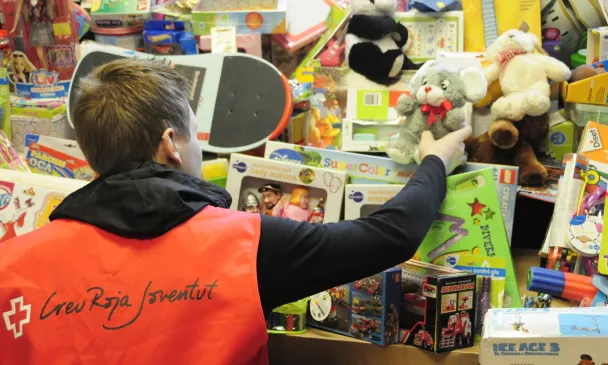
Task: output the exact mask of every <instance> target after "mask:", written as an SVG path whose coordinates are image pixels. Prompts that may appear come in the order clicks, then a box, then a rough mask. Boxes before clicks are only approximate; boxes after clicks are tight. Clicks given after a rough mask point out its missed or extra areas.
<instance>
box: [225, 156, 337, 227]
mask: <svg viewBox="0 0 608 365" xmlns="http://www.w3.org/2000/svg"><path fill="white" fill-rule="evenodd" d="M345 181H346V174H345V173H344V172H339V171H334V170H330V169H322V168H318V167H312V166H303V165H299V164H291V163H287V162H281V161H275V160H267V159H263V158H259V157H252V156H246V155H241V154H236V153H235V154H232V155H231V156H230V167H229V171H228V182H227V186H226V190H228V192H229V193H230V195H231V196H232V197H233V200H232V205H231V206H230V208H231V209H234V210H242V211H248V212H253V213H262V214H267V215H273V216H280V217H285V218H291V219H294V220H298V221H309V222H313V223H329V222H337V221H339V220H340V212H341V209H342V199H343V198H344V185H345Z"/></svg>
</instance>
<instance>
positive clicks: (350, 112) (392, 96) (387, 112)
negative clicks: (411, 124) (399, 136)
mask: <svg viewBox="0 0 608 365" xmlns="http://www.w3.org/2000/svg"><path fill="white" fill-rule="evenodd" d="M403 94H407V95H410V92H409V91H407V90H386V89H384V90H383V89H377V90H366V89H354V88H349V89H348V92H347V102H346V105H347V108H346V118H348V119H352V120H365V121H390V120H397V119H399V114H398V113H397V109H396V107H397V104H398V103H397V102H398V100H399V97H400V96H401V95H403Z"/></svg>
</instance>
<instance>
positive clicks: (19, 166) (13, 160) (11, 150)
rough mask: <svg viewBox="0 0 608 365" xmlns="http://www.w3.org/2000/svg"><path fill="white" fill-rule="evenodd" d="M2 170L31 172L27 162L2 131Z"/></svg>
mask: <svg viewBox="0 0 608 365" xmlns="http://www.w3.org/2000/svg"><path fill="white" fill-rule="evenodd" d="M0 169H7V170H14V171H23V172H30V169H29V167H28V165H27V163H25V160H24V159H23V158H22V157H21V156H19V154H18V153H17V150H16V149H15V147H14V146H13V145H12V144H11V140H10V139H9V138H8V137H7V136H6V134H4V132H3V131H2V130H0Z"/></svg>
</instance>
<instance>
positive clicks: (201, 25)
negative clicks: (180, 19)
mask: <svg viewBox="0 0 608 365" xmlns="http://www.w3.org/2000/svg"><path fill="white" fill-rule="evenodd" d="M278 1H279V6H278V8H277V9H274V10H258V11H247V10H244V11H222V12H213V11H204V10H203V11H198V10H195V11H193V12H192V30H193V32H194V35H202V36H206V35H211V28H215V27H235V28H236V33H237V34H283V33H285V32H287V19H286V16H287V3H286V0H278Z"/></svg>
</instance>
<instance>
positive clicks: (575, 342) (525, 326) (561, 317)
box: [479, 307, 608, 365]
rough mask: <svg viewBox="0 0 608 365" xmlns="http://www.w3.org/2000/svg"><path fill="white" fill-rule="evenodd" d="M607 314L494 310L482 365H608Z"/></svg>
mask: <svg viewBox="0 0 608 365" xmlns="http://www.w3.org/2000/svg"><path fill="white" fill-rule="evenodd" d="M607 341H608V308H606V307H604V308H598V307H595V308H526V309H512V310H507V309H491V310H490V311H489V312H488V314H487V315H486V320H485V324H484V329H483V337H482V340H481V348H480V353H479V363H480V364H481V365H512V364H529V365H555V364H579V365H593V364H606V363H608V348H606V342H607Z"/></svg>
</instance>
